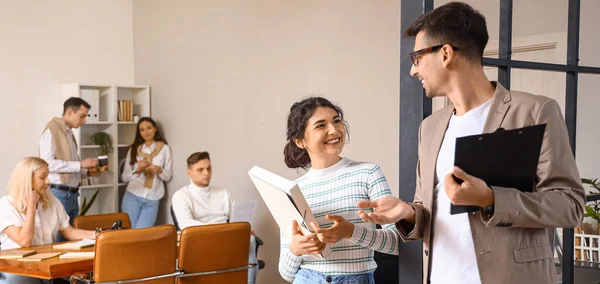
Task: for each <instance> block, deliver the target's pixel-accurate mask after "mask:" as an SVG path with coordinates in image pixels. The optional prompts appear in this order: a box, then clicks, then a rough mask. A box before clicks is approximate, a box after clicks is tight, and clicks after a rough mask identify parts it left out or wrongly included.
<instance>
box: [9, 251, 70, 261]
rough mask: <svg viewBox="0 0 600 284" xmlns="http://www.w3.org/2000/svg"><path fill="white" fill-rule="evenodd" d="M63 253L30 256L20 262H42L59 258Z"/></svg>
mask: <svg viewBox="0 0 600 284" xmlns="http://www.w3.org/2000/svg"><path fill="white" fill-rule="evenodd" d="M61 253H62V252H46V253H38V254H34V255H30V256H26V257H24V258H19V260H20V261H42V260H45V259H49V258H53V257H57V256H59V255H60V254H61Z"/></svg>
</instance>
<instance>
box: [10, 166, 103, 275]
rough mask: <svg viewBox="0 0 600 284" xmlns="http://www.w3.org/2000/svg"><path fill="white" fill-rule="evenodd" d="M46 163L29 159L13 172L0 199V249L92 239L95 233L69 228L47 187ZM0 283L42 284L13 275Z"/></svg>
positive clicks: (61, 209) (62, 211)
mask: <svg viewBox="0 0 600 284" xmlns="http://www.w3.org/2000/svg"><path fill="white" fill-rule="evenodd" d="M48 174H49V171H48V163H46V161H44V160H43V159H40V158H36V157H28V158H25V159H23V160H21V161H20V162H19V163H18V164H17V165H16V166H15V168H14V170H13V172H12V174H11V176H10V180H9V181H8V185H7V186H6V192H7V193H8V196H4V197H2V198H0V249H1V250H6V249H14V248H21V247H29V246H37V245H45V244H51V243H53V242H55V241H56V237H57V236H58V233H59V232H60V234H61V235H62V236H63V237H64V238H66V239H67V240H81V239H95V238H96V233H95V232H94V231H86V230H79V229H75V228H73V227H71V225H70V224H69V216H68V215H67V212H66V211H65V208H64V207H63V206H62V204H61V203H60V201H59V200H58V199H57V198H56V197H54V196H53V195H52V193H51V192H50V190H49V189H48V186H49V184H50V182H49V180H48ZM0 283H2V284H4V283H27V284H28V283H36V284H37V283H43V282H41V280H38V279H35V278H30V277H24V276H19V275H14V274H2V276H0Z"/></svg>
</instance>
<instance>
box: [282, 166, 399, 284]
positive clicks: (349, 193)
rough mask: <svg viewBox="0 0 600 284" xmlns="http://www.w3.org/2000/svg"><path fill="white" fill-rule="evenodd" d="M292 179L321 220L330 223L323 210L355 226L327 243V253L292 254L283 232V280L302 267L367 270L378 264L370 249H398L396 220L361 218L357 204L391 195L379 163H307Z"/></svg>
mask: <svg viewBox="0 0 600 284" xmlns="http://www.w3.org/2000/svg"><path fill="white" fill-rule="evenodd" d="M296 182H297V183H298V186H299V187H300V190H301V191H302V194H303V195H304V198H305V199H306V201H307V202H308V205H309V206H310V209H311V210H312V213H313V215H314V217H315V218H316V219H317V221H318V223H319V226H321V227H323V228H329V227H331V226H332V225H333V221H329V220H327V219H326V218H325V215H326V214H335V215H341V216H342V217H344V219H346V220H347V221H349V222H351V223H353V224H354V232H353V233H352V237H351V238H349V239H343V240H341V241H339V242H337V243H335V244H327V245H328V246H331V250H332V252H331V254H330V255H328V256H327V257H326V258H325V259H323V258H321V257H320V256H316V255H302V256H295V255H294V254H293V253H292V252H291V251H290V249H289V243H290V241H291V239H289V238H288V237H286V236H285V235H284V234H283V233H282V234H281V249H280V254H279V273H280V274H281V276H282V277H283V278H284V279H285V280H286V281H289V282H292V281H294V278H295V276H296V273H297V272H298V270H299V269H300V267H302V268H305V269H311V270H314V271H318V272H321V273H323V274H325V275H347V274H361V273H369V272H373V271H375V269H376V268H377V264H376V263H375V260H374V259H373V254H374V252H373V251H374V250H376V251H379V252H383V253H388V254H395V255H397V254H398V241H399V240H400V237H399V234H398V231H397V230H396V227H395V226H394V224H390V225H384V226H383V229H376V228H375V224H372V223H365V222H364V221H363V220H362V219H360V217H359V215H358V210H359V209H358V207H357V206H356V204H357V203H358V202H359V201H361V200H375V199H378V198H380V197H383V196H386V195H392V192H391V190H390V186H389V184H388V182H387V180H386V178H385V176H384V175H383V172H382V171H381V168H380V167H379V166H377V165H374V164H370V163H364V162H355V161H352V160H350V159H347V158H343V159H342V160H340V161H339V162H338V163H336V164H335V165H333V166H331V167H329V168H326V169H319V170H316V169H310V170H309V171H308V172H307V173H306V174H305V175H304V176H302V177H301V178H299V179H298V180H296ZM290 230H291V228H290Z"/></svg>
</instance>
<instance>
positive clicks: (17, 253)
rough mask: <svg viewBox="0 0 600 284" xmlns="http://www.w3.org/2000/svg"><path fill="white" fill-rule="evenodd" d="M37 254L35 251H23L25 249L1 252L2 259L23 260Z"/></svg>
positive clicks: (0, 257)
mask: <svg viewBox="0 0 600 284" xmlns="http://www.w3.org/2000/svg"><path fill="white" fill-rule="evenodd" d="M35 253H37V251H35V250H23V249H16V250H2V251H0V259H16V258H23V257H26V256H30V255H33V254H35Z"/></svg>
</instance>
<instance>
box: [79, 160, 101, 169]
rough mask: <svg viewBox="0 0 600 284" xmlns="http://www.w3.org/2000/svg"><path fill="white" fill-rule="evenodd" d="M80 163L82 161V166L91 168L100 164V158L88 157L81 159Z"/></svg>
mask: <svg viewBox="0 0 600 284" xmlns="http://www.w3.org/2000/svg"><path fill="white" fill-rule="evenodd" d="M80 163H81V167H82V168H86V169H89V168H93V167H95V166H97V165H98V159H96V158H87V159H85V160H83V161H81V162H80Z"/></svg>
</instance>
